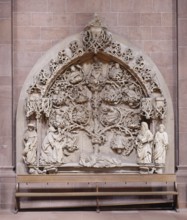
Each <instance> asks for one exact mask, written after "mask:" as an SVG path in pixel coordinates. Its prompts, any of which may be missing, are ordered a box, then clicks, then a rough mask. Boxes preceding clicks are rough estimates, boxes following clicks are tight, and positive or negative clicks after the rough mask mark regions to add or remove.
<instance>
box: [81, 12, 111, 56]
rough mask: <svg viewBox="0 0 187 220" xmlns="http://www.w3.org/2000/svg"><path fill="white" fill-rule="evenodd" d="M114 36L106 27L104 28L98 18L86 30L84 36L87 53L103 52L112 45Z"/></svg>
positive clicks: (83, 40) (84, 46)
mask: <svg viewBox="0 0 187 220" xmlns="http://www.w3.org/2000/svg"><path fill="white" fill-rule="evenodd" d="M111 41H112V36H111V34H109V33H108V32H107V29H106V27H103V26H102V24H101V21H100V20H99V18H98V17H97V16H95V18H94V20H93V21H92V22H91V23H90V24H89V25H88V26H87V27H86V28H85V29H84V32H83V35H82V42H83V48H84V50H85V51H89V52H91V51H93V52H94V53H95V54H96V53H97V52H98V51H103V50H104V49H105V48H106V47H108V46H109V45H110V44H111Z"/></svg>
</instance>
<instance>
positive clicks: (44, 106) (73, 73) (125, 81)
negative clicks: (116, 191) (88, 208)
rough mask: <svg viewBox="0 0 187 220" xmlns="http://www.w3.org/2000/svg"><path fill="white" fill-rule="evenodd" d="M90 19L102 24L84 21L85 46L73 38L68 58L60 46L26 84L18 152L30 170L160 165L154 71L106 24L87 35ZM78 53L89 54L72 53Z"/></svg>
mask: <svg viewBox="0 0 187 220" xmlns="http://www.w3.org/2000/svg"><path fill="white" fill-rule="evenodd" d="M94 25H95V26H97V25H101V24H100V23H99V22H98V21H97V22H96V23H94V24H93V25H91V26H90V29H89V27H87V28H86V30H85V32H84V35H83V40H82V44H83V45H82V47H81V45H80V43H78V42H77V41H73V42H72V43H70V45H69V51H71V53H72V55H71V57H70V56H69V55H67V54H66V51H65V50H62V51H60V52H59V53H58V57H57V60H51V61H50V64H49V66H48V69H45V70H41V71H40V73H39V74H38V76H37V77H35V80H34V83H33V85H30V87H29V89H28V97H27V98H26V103H25V111H26V118H27V123H28V129H27V130H26V132H25V136H24V138H23V144H24V149H23V154H22V155H23V161H24V163H25V164H26V166H27V167H28V169H30V167H32V169H33V167H35V168H36V169H40V170H41V171H42V170H45V167H49V166H54V167H56V168H58V169H59V172H60V171H62V170H63V168H64V167H76V168H80V169H81V168H85V167H89V168H111V167H119V168H123V169H124V170H125V169H126V167H133V169H134V168H136V169H137V170H138V169H139V167H140V166H142V165H145V166H151V167H156V166H160V167H161V166H162V167H164V164H165V161H166V155H167V146H168V135H167V132H166V131H165V126H164V120H165V116H166V113H167V112H166V109H167V106H166V105H167V102H166V100H165V98H164V96H163V94H162V92H161V89H160V87H159V85H158V82H157V80H156V78H155V75H154V74H153V73H151V69H148V68H147V67H146V64H145V63H144V59H143V57H142V56H139V57H135V56H134V54H133V51H132V50H131V49H129V48H127V49H125V50H124V51H123V52H122V48H121V45H120V44H118V43H116V42H112V35H111V34H109V33H108V32H107V30H106V29H105V28H104V29H102V27H100V26H99V28H100V29H101V32H100V31H98V30H99V29H97V34H91V33H92V31H95V30H96V29H95V28H93V27H95V26H94ZM95 37H96V39H94V38H95ZM88 39H89V40H90V41H88ZM107 39H108V40H109V42H107ZM97 40H98V41H99V42H97ZM99 51H102V52H103V51H105V52H106V55H102V56H98V55H97V53H98V52H99ZM83 53H88V54H89V56H88V57H86V56H85V57H84V59H81V58H80V59H75V57H77V56H80V57H81V56H82V55H83ZM111 54H112V56H115V57H118V58H120V59H121V61H120V62H119V60H118V61H117V59H112V58H111V57H110V56H111ZM74 59H75V60H74ZM122 61H123V62H122ZM68 62H71V63H69V64H68ZM129 62H133V66H132V68H131V69H130V68H127V64H129ZM66 64H68V65H66ZM59 65H61V66H63V65H66V66H65V68H64V69H63V70H62V71H59V69H60V68H59ZM56 72H58V74H57V75H55V77H54V76H53V75H54V73H56ZM31 122H32V123H31ZM36 127H37V129H36ZM158 128H159V129H158ZM157 130H158V131H157ZM130 169H131V168H130Z"/></svg>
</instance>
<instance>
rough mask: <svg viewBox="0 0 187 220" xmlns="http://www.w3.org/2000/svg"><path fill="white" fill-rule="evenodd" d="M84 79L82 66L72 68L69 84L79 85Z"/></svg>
mask: <svg viewBox="0 0 187 220" xmlns="http://www.w3.org/2000/svg"><path fill="white" fill-rule="evenodd" d="M82 79H83V73H82V69H81V66H79V65H77V66H76V67H75V66H71V73H70V76H69V82H70V83H71V84H77V83H79V82H81V81H82Z"/></svg>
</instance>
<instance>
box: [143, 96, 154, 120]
mask: <svg viewBox="0 0 187 220" xmlns="http://www.w3.org/2000/svg"><path fill="white" fill-rule="evenodd" d="M141 114H142V115H143V116H144V117H145V118H146V119H151V118H153V117H154V107H153V99H152V98H142V99H141Z"/></svg>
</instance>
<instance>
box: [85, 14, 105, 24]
mask: <svg viewBox="0 0 187 220" xmlns="http://www.w3.org/2000/svg"><path fill="white" fill-rule="evenodd" d="M88 26H89V27H102V22H101V19H100V18H99V16H98V14H97V13H95V14H94V18H93V19H92V20H91V21H90V23H89V25H88Z"/></svg>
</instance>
